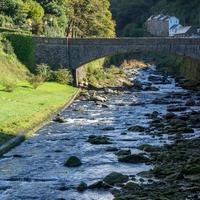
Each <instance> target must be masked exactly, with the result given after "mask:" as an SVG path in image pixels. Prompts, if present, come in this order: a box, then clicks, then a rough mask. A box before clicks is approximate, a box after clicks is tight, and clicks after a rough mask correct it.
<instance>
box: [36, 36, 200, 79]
mask: <svg viewBox="0 0 200 200" xmlns="http://www.w3.org/2000/svg"><path fill="white" fill-rule="evenodd" d="M35 41H36V51H35V58H36V62H37V63H38V64H39V63H46V64H48V65H50V66H51V67H52V69H56V68H58V67H59V66H60V65H62V66H63V67H69V68H70V69H72V70H73V71H76V69H78V68H79V67H80V66H82V65H84V64H86V63H88V62H90V61H93V60H96V59H98V58H102V57H106V56H112V55H117V54H123V53H131V52H140V53H143V52H163V53H166V54H169V53H170V54H176V55H181V56H185V57H190V58H192V59H197V60H200V38H167V37H166V38H165V37H152V38H145V37H143V38H113V39H106V38H105V39H104V38H91V39H89V38H79V39H72V38H70V39H66V38H44V37H35ZM74 74H77V73H76V72H74ZM75 77H76V75H75Z"/></svg>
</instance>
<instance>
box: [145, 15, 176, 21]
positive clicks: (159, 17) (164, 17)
mask: <svg viewBox="0 0 200 200" xmlns="http://www.w3.org/2000/svg"><path fill="white" fill-rule="evenodd" d="M172 17H175V16H169V15H163V14H159V15H152V16H151V17H149V19H148V20H147V21H150V20H159V21H168V20H169V19H170V18H172ZM175 18H177V17H175Z"/></svg>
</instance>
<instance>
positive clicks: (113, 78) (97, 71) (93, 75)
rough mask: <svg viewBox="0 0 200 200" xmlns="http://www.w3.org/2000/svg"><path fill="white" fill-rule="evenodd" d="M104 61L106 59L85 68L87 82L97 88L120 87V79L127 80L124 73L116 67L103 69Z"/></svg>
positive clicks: (96, 61)
mask: <svg viewBox="0 0 200 200" xmlns="http://www.w3.org/2000/svg"><path fill="white" fill-rule="evenodd" d="M104 61H105V59H99V60H95V61H93V62H91V63H89V64H87V65H86V66H85V68H86V74H87V81H88V82H89V84H90V85H92V86H94V87H97V88H100V87H113V86H120V85H121V81H120V79H123V78H125V74H124V72H123V71H122V70H121V69H120V68H118V67H116V66H114V65H113V66H109V68H103V64H104Z"/></svg>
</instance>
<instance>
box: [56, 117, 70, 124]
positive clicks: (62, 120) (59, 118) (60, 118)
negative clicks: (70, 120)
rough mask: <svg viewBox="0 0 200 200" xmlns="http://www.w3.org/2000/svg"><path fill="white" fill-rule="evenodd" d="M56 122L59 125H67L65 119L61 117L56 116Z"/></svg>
mask: <svg viewBox="0 0 200 200" xmlns="http://www.w3.org/2000/svg"><path fill="white" fill-rule="evenodd" d="M53 121H54V122H58V123H66V122H67V120H66V119H65V118H64V117H61V116H56V117H55V118H54V119H53Z"/></svg>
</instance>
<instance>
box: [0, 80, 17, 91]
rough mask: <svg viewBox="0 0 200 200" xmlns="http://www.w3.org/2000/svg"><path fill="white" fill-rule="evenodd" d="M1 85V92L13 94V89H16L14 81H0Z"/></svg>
mask: <svg viewBox="0 0 200 200" xmlns="http://www.w3.org/2000/svg"><path fill="white" fill-rule="evenodd" d="M1 85H2V86H3V90H4V91H5V92H13V91H14V89H15V88H16V87H17V83H16V81H14V80H9V79H7V80H4V81H1Z"/></svg>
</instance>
